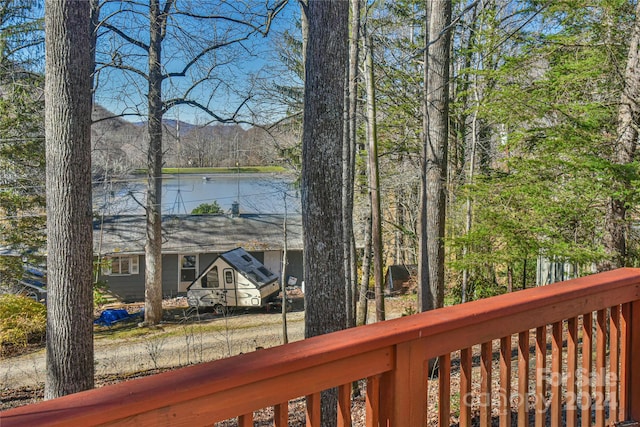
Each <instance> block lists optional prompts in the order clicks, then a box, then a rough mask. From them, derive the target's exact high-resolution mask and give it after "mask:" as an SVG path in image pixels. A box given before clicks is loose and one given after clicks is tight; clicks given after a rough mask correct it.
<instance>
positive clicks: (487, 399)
mask: <svg viewBox="0 0 640 427" xmlns="http://www.w3.org/2000/svg"><path fill="white" fill-rule="evenodd" d="M492 347H493V346H492V342H491V341H489V342H485V343H482V345H481V346H480V374H481V378H480V425H481V426H485V427H489V426H491V362H492V356H493V354H492V353H493V348H492Z"/></svg>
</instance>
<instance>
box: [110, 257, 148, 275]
mask: <svg viewBox="0 0 640 427" xmlns="http://www.w3.org/2000/svg"><path fill="white" fill-rule="evenodd" d="M109 264H110V265H108V266H107V268H106V269H105V272H104V273H105V274H107V275H112V276H127V275H131V274H138V273H139V271H140V266H139V260H138V255H126V256H114V257H111V258H109Z"/></svg>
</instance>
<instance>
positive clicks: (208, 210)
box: [191, 200, 224, 215]
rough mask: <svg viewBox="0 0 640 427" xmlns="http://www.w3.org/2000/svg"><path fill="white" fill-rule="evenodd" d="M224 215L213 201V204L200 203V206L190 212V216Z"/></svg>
mask: <svg viewBox="0 0 640 427" xmlns="http://www.w3.org/2000/svg"><path fill="white" fill-rule="evenodd" d="M221 213H224V211H223V210H222V208H221V207H220V205H219V204H218V202H216V201H215V200H214V201H213V203H202V204H201V205H200V206H197V207H196V208H194V209H193V210H192V211H191V214H192V215H203V214H221Z"/></svg>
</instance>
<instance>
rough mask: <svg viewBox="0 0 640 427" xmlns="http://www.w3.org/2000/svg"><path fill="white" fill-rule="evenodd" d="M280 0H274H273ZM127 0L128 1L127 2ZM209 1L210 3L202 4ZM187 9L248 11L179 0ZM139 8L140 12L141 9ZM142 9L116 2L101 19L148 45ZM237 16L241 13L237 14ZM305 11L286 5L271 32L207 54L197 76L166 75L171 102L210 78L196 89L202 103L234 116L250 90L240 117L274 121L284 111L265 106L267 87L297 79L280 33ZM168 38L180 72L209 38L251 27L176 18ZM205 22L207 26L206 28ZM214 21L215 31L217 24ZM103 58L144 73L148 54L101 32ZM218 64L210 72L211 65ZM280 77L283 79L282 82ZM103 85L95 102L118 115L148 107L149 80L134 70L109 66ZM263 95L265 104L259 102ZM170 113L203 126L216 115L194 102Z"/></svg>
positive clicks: (167, 48) (260, 4)
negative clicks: (282, 53) (281, 54)
mask: <svg viewBox="0 0 640 427" xmlns="http://www.w3.org/2000/svg"><path fill="white" fill-rule="evenodd" d="M275 1H276V0H270V1H269V2H270V3H273V2H275ZM218 3H220V4H222V6H221V8H219V9H217V10H213V9H214V6H216V5H218ZM123 4H126V6H123ZM205 4H209V7H204V5H205ZM247 4H252V5H256V8H254V9H253V11H254V12H256V13H260V12H262V11H263V10H264V9H262V8H264V4H265V1H263V0H262V1H260V0H258V1H255V0H253V1H250V2H247ZM177 5H178V7H179V8H180V9H181V10H187V9H190V10H189V11H190V12H192V13H197V14H207V13H209V14H211V13H219V14H225V16H232V17H234V18H237V17H240V16H241V15H244V14H245V13H246V11H244V10H238V8H239V7H240V6H241V5H244V2H226V1H222V2H220V1H213V0H212V1H203V2H198V3H197V5H199V6H198V7H196V2H195V1H191V0H182V1H180V0H178V1H177ZM136 8H137V9H136ZM145 12H146V11H145V8H144V6H135V5H134V6H132V5H131V3H122V2H114V3H111V4H109V6H108V9H105V10H103V15H102V16H107V14H110V17H111V22H113V23H114V25H116V26H117V27H118V28H124V30H125V32H126V33H127V34H128V35H130V36H132V37H134V38H136V39H140V40H142V41H143V42H145V43H147V40H148V34H147V33H148V30H147V27H148V22H145V18H146V13H145ZM234 14H235V16H234ZM298 16H299V6H298V3H297V2H296V1H291V0H290V1H289V3H288V4H287V5H286V6H285V9H284V10H283V11H282V12H281V13H280V15H279V16H277V17H276V18H275V20H274V23H273V26H272V28H271V32H270V34H269V36H267V37H263V36H261V35H254V36H253V37H252V38H251V39H249V40H247V41H245V42H243V43H241V44H236V45H234V46H233V47H232V48H230V49H220V50H219V51H216V52H215V54H213V55H210V56H208V57H206V58H203V60H202V61H200V62H199V63H198V64H197V66H195V67H194V69H193V71H194V72H193V73H191V74H190V75H188V76H186V77H179V78H175V79H168V80H166V81H165V84H164V86H163V91H164V93H165V95H166V96H165V100H168V99H170V98H172V97H181V96H182V94H183V92H184V91H185V90H186V88H188V87H189V86H190V85H191V81H194V80H200V79H202V78H203V76H205V75H208V77H209V78H208V79H207V81H206V83H205V84H201V85H200V86H199V87H198V88H197V89H195V90H193V91H192V92H191V93H192V95H193V96H192V97H193V98H195V99H196V100H197V101H198V102H199V103H201V104H203V105H207V106H208V107H209V109H211V110H213V111H214V112H215V113H216V114H218V115H219V116H221V117H223V118H226V117H230V116H231V115H232V114H233V112H234V111H236V109H237V108H238V107H239V106H240V105H241V104H242V100H243V99H244V98H245V97H246V96H247V94H251V96H252V97H253V100H252V101H250V102H247V103H246V104H245V105H244V106H243V108H242V109H241V114H240V116H239V117H240V118H241V119H242V120H249V121H251V120H253V121H257V122H268V121H271V120H275V119H277V118H279V117H281V115H282V114H283V113H282V111H281V110H280V108H279V107H278V106H276V105H269V103H268V102H266V103H265V99H264V95H263V92H264V88H265V87H273V86H274V85H275V84H276V83H283V84H291V83H292V82H293V81H294V80H295V78H294V77H293V76H292V75H291V74H290V73H287V72H286V71H284V70H283V66H282V64H279V63H278V61H277V60H276V58H277V53H276V46H277V45H278V40H279V34H281V33H282V32H283V31H285V30H289V31H292V32H296V31H297V30H296V28H295V22H296V20H297V19H298ZM170 23H171V24H172V25H171V26H170V30H169V31H168V36H167V40H166V43H165V44H164V45H163V65H164V67H165V70H166V71H168V72H176V71H179V70H181V69H182V68H183V64H185V62H186V61H188V60H189V58H192V57H193V55H195V54H197V53H198V52H199V51H200V50H201V46H202V44H204V43H207V42H209V41H211V40H222V37H223V36H232V37H233V36H234V34H235V35H236V36H241V35H242V34H243V32H246V30H245V29H242V27H241V26H240V25H238V24H235V23H229V22H228V21H226V20H217V21H211V20H206V21H204V20H188V19H187V20H184V19H183V20H180V21H178V20H177V19H175V20H171V21H170ZM205 23H206V25H205ZM214 26H215V28H214ZM98 43H99V47H98V53H97V60H98V61H100V60H103V61H104V62H106V60H116V61H119V62H121V63H122V64H123V65H125V66H129V67H132V68H137V69H140V70H142V71H145V72H146V69H147V66H146V61H147V59H146V57H145V55H144V53H143V51H142V50H141V49H139V48H136V47H132V46H133V45H131V44H126V43H123V42H122V38H121V37H112V36H109V35H108V34H106V33H104V32H103V35H102V36H101V37H100V39H99V42H98ZM214 63H215V64H217V66H216V67H214V68H213V69H210V65H211V64H214ZM278 80H279V82H278ZM97 84H98V88H97V91H96V95H95V102H96V103H98V104H101V105H102V106H104V107H105V108H107V109H109V110H110V111H112V112H114V113H116V114H120V113H129V114H131V113H134V112H140V113H144V112H145V111H146V93H147V83H146V82H145V81H144V80H143V79H141V78H140V77H139V76H137V75H136V73H131V72H128V73H124V72H122V71H118V70H114V69H109V68H103V69H101V70H100V72H99V73H98V78H97ZM259 98H260V102H258V99H259ZM165 118H169V119H176V118H179V119H180V120H182V121H186V122H190V123H200V124H201V123H205V122H207V121H209V120H211V118H210V116H208V115H207V114H206V113H204V112H202V111H200V110H198V109H195V108H192V107H189V106H179V107H174V108H173V109H172V110H170V111H169V112H168V113H167V114H166V115H165ZM126 119H127V120H130V121H140V120H144V118H140V117H135V116H128V117H126Z"/></svg>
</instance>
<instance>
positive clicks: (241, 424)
mask: <svg viewBox="0 0 640 427" xmlns="http://www.w3.org/2000/svg"><path fill="white" fill-rule="evenodd" d="M238 427H253V414H245V415H240V416H239V417H238Z"/></svg>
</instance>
